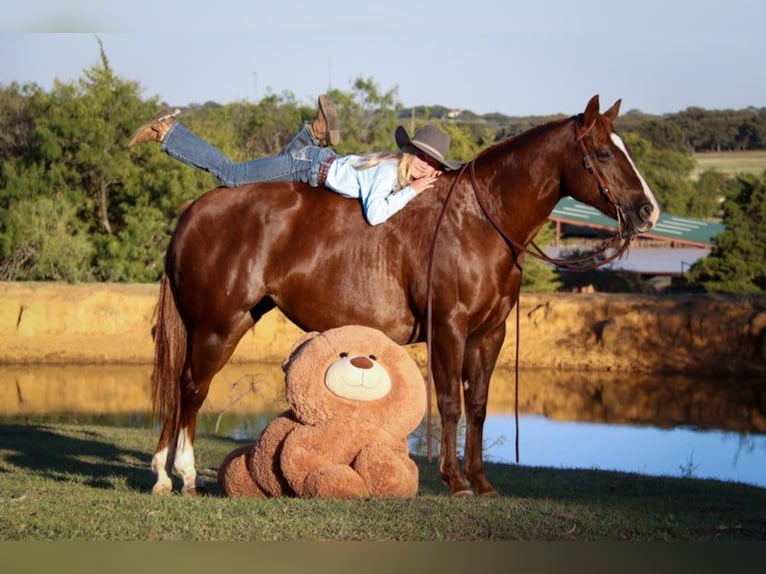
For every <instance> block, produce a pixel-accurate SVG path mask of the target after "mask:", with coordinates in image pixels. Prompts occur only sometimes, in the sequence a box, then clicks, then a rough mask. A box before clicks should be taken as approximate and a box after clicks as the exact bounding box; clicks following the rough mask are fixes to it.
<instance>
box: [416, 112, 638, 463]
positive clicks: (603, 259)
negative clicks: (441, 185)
mask: <svg viewBox="0 0 766 574" xmlns="http://www.w3.org/2000/svg"><path fill="white" fill-rule="evenodd" d="M581 117H582V114H580V115H578V116H575V117H574V118H573V123H574V135H575V142H576V143H577V147H578V148H579V150H580V153H581V154H582V164H583V167H584V168H585V170H586V171H587V172H588V173H590V174H591V176H593V178H594V179H595V180H596V183H597V185H598V190H599V192H600V193H601V195H602V197H603V198H604V199H605V200H606V201H607V203H609V204H610V205H612V206H613V207H614V209H615V215H616V219H617V233H616V234H615V235H614V236H612V237H610V238H607V239H606V240H605V241H604V242H603V243H602V245H601V246H600V247H599V248H598V249H597V250H596V251H594V252H592V253H589V254H588V255H585V256H583V257H577V258H568V259H554V258H552V257H549V256H548V255H546V254H545V252H543V250H542V249H540V247H538V246H537V244H535V242H534V241H532V242H530V245H531V247H532V249H534V251H530V249H529V248H527V247H526V246H524V245H521V244H520V243H518V242H517V241H514V240H513V239H512V238H511V237H510V236H509V235H508V234H507V233H506V232H505V231H504V230H503V227H502V226H501V225H500V223H499V222H498V221H497V219H496V218H495V217H494V216H493V215H492V212H490V211H489V210H488V209H487V207H486V205H485V203H484V200H483V199H482V198H481V195H480V194H479V186H478V185H477V182H476V172H475V161H476V160H475V159H473V160H471V161H470V162H468V163H465V164H463V166H462V167H461V168H460V171H459V172H458V174H457V176H456V177H455V179H454V180H453V181H452V185H451V186H450V189H449V191H448V192H447V196H446V197H445V199H444V203H443V204H442V209H441V212H440V213H439V218H438V219H437V221H436V227H435V228H434V233H433V237H432V239H431V248H430V251H429V257H428V274H427V283H426V353H427V362H428V371H427V372H428V380H427V386H426V391H427V392H426V403H427V406H426V415H427V423H426V452H427V459H428V461H429V462H431V459H432V453H431V408H432V407H431V404H432V399H431V385H432V382H433V373H432V370H431V364H432V361H431V358H432V356H433V342H432V341H433V337H432V334H433V333H432V332H433V319H432V318H433V303H432V302H433V262H434V254H435V252H436V240H437V237H438V235H439V230H440V229H441V225H442V222H443V220H444V216H445V214H446V212H447V206H448V205H449V202H450V199H451V198H452V193H453V192H454V191H455V189H456V188H457V183H458V181H459V180H460V178H461V177H462V176H463V173H465V171H466V170H468V172H469V176H470V181H471V189H472V190H473V194H474V197H475V198H476V201H477V203H478V204H479V208H480V209H481V211H482V213H483V214H484V216H485V217H486V218H487V219H488V220H489V222H490V223H491V224H492V226H493V227H494V228H495V230H496V231H497V232H498V233H499V234H500V236H501V237H502V238H503V240H504V241H505V242H506V243H507V244H508V247H509V248H510V250H511V253H512V254H513V261H514V265H515V266H516V268H517V269H518V270H519V272H523V269H522V267H521V265H520V264H519V261H518V260H519V255H520V254H521V253H524V252H527V253H529V254H530V255H532V256H533V257H536V258H538V259H541V260H543V261H546V262H548V263H552V264H554V265H556V266H558V267H560V268H562V269H566V270H569V271H587V270H591V269H596V268H598V267H601V266H602V265H606V264H607V263H610V262H612V261H614V260H615V259H617V258H618V257H620V256H621V255H622V254H623V253H624V252H625V251H626V250H627V249H628V247H629V246H630V243H631V239H632V237H631V234H629V233H628V234H625V233H623V227H624V222H625V221H626V220H625V214H624V211H623V209H622V206H621V205H620V202H619V201H618V200H617V198H616V197H615V196H614V194H613V193H612V192H611V191H610V190H609V188H608V187H607V185H606V183H605V182H604V179H603V177H602V176H601V174H600V173H599V172H598V170H597V169H596V167H595V166H594V165H593V160H592V159H591V156H590V152H588V148H587V147H586V146H585V142H584V141H583V138H584V137H585V136H586V135H587V134H588V132H589V131H590V129H591V128H592V127H593V125H595V123H594V124H592V125H591V126H590V127H589V128H588V129H587V130H585V132H582V133H581V132H580V128H579V120H580V118H581ZM609 249H616V251H615V253H612V254H611V255H608V256H604V255H605V254H606V252H607V251H608V250H609ZM519 323H520V305H519V301H518V300H517V301H516V358H515V389H514V395H515V408H514V411H515V412H514V415H515V416H514V418H515V426H516V441H515V450H516V463H517V464H518V462H519V339H520V337H519Z"/></svg>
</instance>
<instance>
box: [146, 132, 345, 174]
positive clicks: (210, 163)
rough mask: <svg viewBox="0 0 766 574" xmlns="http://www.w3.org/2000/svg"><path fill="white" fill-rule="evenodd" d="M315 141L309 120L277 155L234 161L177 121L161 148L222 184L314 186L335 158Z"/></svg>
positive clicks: (330, 151)
mask: <svg viewBox="0 0 766 574" xmlns="http://www.w3.org/2000/svg"><path fill="white" fill-rule="evenodd" d="M317 144H318V142H317V140H316V139H314V136H313V134H312V133H311V128H310V127H309V123H308V122H305V123H304V124H303V125H302V126H301V128H300V129H299V130H298V132H297V133H296V134H295V135H294V136H293V137H292V139H291V140H290V141H289V142H288V144H287V145H286V146H285V148H284V149H283V150H282V151H281V152H279V154H277V155H275V156H271V157H264V158H260V159H256V160H252V161H245V162H242V163H234V162H232V161H231V160H230V159H229V158H228V157H226V156H225V155H224V154H223V152H222V151H221V150H219V149H218V148H216V147H213V146H212V145H210V144H209V143H207V142H206V141H204V140H202V139H200V138H199V137H198V136H197V135H196V134H194V132H192V131H191V130H189V128H187V127H186V126H184V125H182V124H180V123H176V124H174V125H173V127H172V128H171V129H170V131H168V133H167V135H166V136H165V139H164V140H163V141H162V144H161V145H160V149H161V150H162V151H164V152H165V153H166V154H168V155H169V156H170V157H172V158H174V159H177V160H179V161H182V162H183V163H185V164H186V165H189V166H191V167H196V168H198V169H201V170H203V171H206V172H208V173H211V174H213V175H214V176H215V177H216V178H218V181H220V182H221V185H223V186H224V187H237V186H239V185H244V184H246V183H257V182H262V181H299V182H302V183H308V184H309V185H312V186H314V187H316V186H317V185H318V179H319V167H320V165H321V164H322V162H324V161H325V160H326V159H328V158H330V157H337V154H336V153H335V152H334V151H332V150H331V149H330V148H326V147H319V146H318V145H317Z"/></svg>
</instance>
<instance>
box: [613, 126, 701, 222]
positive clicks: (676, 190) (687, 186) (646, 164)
mask: <svg viewBox="0 0 766 574" xmlns="http://www.w3.org/2000/svg"><path fill="white" fill-rule="evenodd" d="M624 139H625V141H626V143H627V144H628V145H629V146H630V149H631V151H632V153H633V159H634V161H635V163H636V165H637V166H638V168H639V169H640V170H641V173H642V174H643V175H644V177H645V178H646V181H647V183H648V184H649V187H651V189H652V191H653V192H654V195H655V196H656V197H657V201H658V202H659V204H660V205H661V206H662V209H663V211H665V212H667V213H673V214H675V215H687V214H688V212H689V205H690V203H691V202H692V198H693V196H694V186H693V185H692V182H691V173H692V170H693V169H694V159H693V158H692V157H691V156H689V155H688V154H686V153H680V152H677V151H671V150H667V149H662V150H661V149H657V148H655V147H654V145H653V144H652V143H651V142H650V141H649V140H647V139H645V138H643V137H641V136H640V135H638V134H636V133H633V132H630V133H626V134H624Z"/></svg>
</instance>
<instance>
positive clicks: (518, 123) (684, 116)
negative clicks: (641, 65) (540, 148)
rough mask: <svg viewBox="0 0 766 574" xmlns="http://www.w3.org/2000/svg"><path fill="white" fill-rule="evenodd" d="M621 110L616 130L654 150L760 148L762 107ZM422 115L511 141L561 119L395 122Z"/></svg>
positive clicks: (457, 113) (463, 116) (423, 110)
mask: <svg viewBox="0 0 766 574" xmlns="http://www.w3.org/2000/svg"><path fill="white" fill-rule="evenodd" d="M623 111H624V112H625V113H624V114H623V115H621V116H620V117H619V118H618V119H617V128H618V129H619V130H620V131H632V132H636V133H638V134H640V135H641V136H642V137H644V138H645V139H647V140H648V141H650V142H651V143H652V145H653V146H654V147H656V148H661V149H671V150H674V151H678V152H682V153H693V152H706V151H744V150H762V149H766V108H755V107H750V108H747V109H744V110H706V109H703V108H699V107H689V108H687V109H685V110H684V111H681V112H677V113H671V114H663V115H652V114H645V113H643V112H641V111H639V110H623ZM424 114H428V115H429V116H430V117H435V118H440V119H451V120H453V121H458V122H466V123H475V124H484V125H488V126H492V128H493V129H495V130H496V131H497V139H502V138H504V137H507V136H514V135H517V134H520V133H521V132H523V131H526V130H528V129H529V128H531V127H534V126H536V125H538V124H542V123H546V122H549V121H551V120H554V119H557V118H561V117H563V116H562V115H549V116H526V117H516V116H506V115H503V114H498V113H493V114H484V115H477V114H474V113H473V112H470V111H467V110H451V109H449V108H445V107H443V106H430V107H423V106H421V107H417V108H414V109H413V108H408V109H405V110H403V111H402V114H401V117H402V118H403V119H404V118H407V117H409V116H410V115H415V116H418V117H420V116H422V115H424Z"/></svg>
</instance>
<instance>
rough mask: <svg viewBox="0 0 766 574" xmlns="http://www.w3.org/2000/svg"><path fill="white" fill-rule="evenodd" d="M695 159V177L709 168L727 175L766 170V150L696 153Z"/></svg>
mask: <svg viewBox="0 0 766 574" xmlns="http://www.w3.org/2000/svg"><path fill="white" fill-rule="evenodd" d="M694 159H695V160H696V161H697V167H696V168H695V169H694V171H693V173H692V177H693V178H694V179H697V178H698V177H699V175H700V174H701V173H702V172H703V171H706V170H708V169H715V170H717V171H720V172H721V173H725V174H727V175H734V174H737V173H751V174H755V175H761V174H762V173H763V172H764V170H766V150H757V151H737V152H731V151H722V152H705V153H695V154H694Z"/></svg>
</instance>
